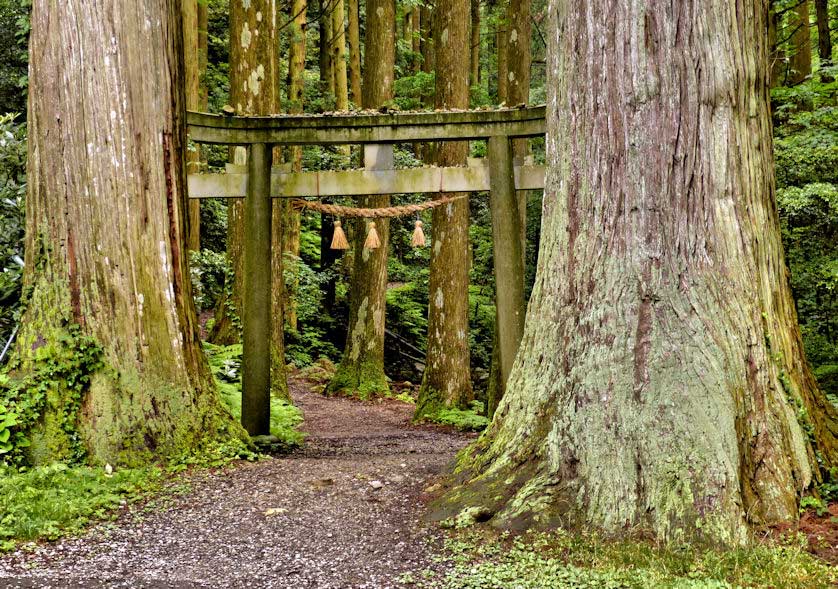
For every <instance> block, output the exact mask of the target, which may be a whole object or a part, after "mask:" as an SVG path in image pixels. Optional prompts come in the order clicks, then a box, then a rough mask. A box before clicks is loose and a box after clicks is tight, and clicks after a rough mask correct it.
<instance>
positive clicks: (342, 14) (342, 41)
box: [331, 0, 349, 149]
mask: <svg viewBox="0 0 838 589" xmlns="http://www.w3.org/2000/svg"><path fill="white" fill-rule="evenodd" d="M331 10H332V12H331V14H332V39H331V53H332V74H333V76H334V79H335V108H336V109H337V110H340V111H344V110H349V82H348V78H347V73H346V6H345V4H344V1H343V0H334V2H333V6H332V8H331ZM347 149H348V146H347Z"/></svg>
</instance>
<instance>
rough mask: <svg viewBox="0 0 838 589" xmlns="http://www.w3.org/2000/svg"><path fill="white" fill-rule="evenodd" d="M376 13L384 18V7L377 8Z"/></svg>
mask: <svg viewBox="0 0 838 589" xmlns="http://www.w3.org/2000/svg"><path fill="white" fill-rule="evenodd" d="M375 13H376V14H377V15H378V18H384V8H382V7H381V6H379V7H378V8H376V9H375Z"/></svg>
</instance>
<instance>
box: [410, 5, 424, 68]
mask: <svg viewBox="0 0 838 589" xmlns="http://www.w3.org/2000/svg"><path fill="white" fill-rule="evenodd" d="M421 22H422V10H421V9H420V8H419V6H414V7H413V38H412V43H413V45H412V47H413V63H412V64H411V66H410V70H411V72H412V73H414V74H417V73H419V72H420V71H422V25H421Z"/></svg>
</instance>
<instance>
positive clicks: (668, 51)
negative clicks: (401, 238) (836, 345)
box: [437, 0, 838, 544]
mask: <svg viewBox="0 0 838 589" xmlns="http://www.w3.org/2000/svg"><path fill="white" fill-rule="evenodd" d="M550 13H551V18H550V22H551V27H550V30H549V31H548V35H549V39H550V50H549V53H548V55H550V58H549V59H550V63H549V64H548V69H547V71H548V74H549V77H548V90H549V95H548V99H547V104H548V105H550V106H548V121H547V129H548V132H547V137H548V141H547V154H548V155H547V163H548V177H547V188H546V191H545V200H544V216H543V220H542V250H541V258H540V260H539V265H538V274H537V277H536V281H535V289H534V291H533V296H532V299H531V301H530V305H529V310H528V315H527V321H526V329H525V335H524V340H523V342H522V347H521V351H520V353H519V355H518V358H517V361H516V364H515V367H514V369H513V372H512V376H511V377H510V380H509V387H508V391H507V394H506V396H505V397H504V399H503V400H502V401H501V405H500V407H499V408H498V411H497V414H496V415H495V418H494V421H493V423H492V425H491V426H490V428H489V429H488V430H487V432H486V433H485V434H484V436H483V437H482V438H481V439H480V440H479V441H478V442H477V443H476V444H475V445H473V446H472V447H471V449H470V450H469V451H467V452H466V453H465V454H464V455H463V456H462V458H461V463H460V467H459V469H458V480H459V481H465V482H464V483H463V484H461V485H460V486H458V487H455V488H454V489H453V490H451V491H450V492H449V493H448V495H447V496H446V498H445V499H444V500H443V501H442V502H440V504H439V505H438V506H437V507H439V508H440V511H439V512H438V513H437V515H438V516H441V515H443V513H444V512H445V511H446V510H453V511H457V510H459V509H460V508H462V507H464V506H469V507H473V508H477V509H476V511H478V512H479V513H480V514H481V517H482V518H487V519H489V520H490V521H491V522H493V523H495V524H497V525H514V526H515V527H517V528H525V527H527V526H530V525H534V526H537V527H548V526H555V525H562V526H566V527H573V526H578V527H585V528H586V529H590V527H596V528H601V529H603V530H605V531H607V532H610V533H614V534H620V535H624V534H631V533H633V532H635V531H636V530H638V529H640V530H643V531H644V533H649V532H651V533H654V534H655V535H656V536H657V537H658V538H659V539H663V540H674V541H681V540H688V539H690V538H696V537H698V538H702V539H705V540H709V541H711V542H721V543H726V544H736V543H741V542H744V541H746V540H747V539H748V537H749V531H750V530H751V529H752V528H756V527H760V526H764V525H767V524H775V523H779V522H789V521H795V520H796V519H797V517H798V502H799V499H800V496H802V495H803V494H805V493H807V492H809V491H811V489H812V486H813V484H814V482H815V481H817V480H818V479H819V478H820V476H821V475H820V470H819V468H820V467H819V465H818V462H819V460H820V461H822V465H823V467H824V468H829V467H830V466H833V465H835V464H836V461H838V453H836V450H837V449H838V440H836V434H838V423H836V411H835V409H834V408H833V407H832V406H831V405H830V403H829V402H828V401H827V400H826V399H825V398H824V397H823V396H822V395H821V394H820V393H819V392H818V390H817V388H816V384H815V381H814V379H813V377H812V374H811V372H810V370H809V367H808V365H807V363H806V359H805V358H804V355H803V346H802V343H801V337H800V330H799V328H798V326H797V319H796V315H795V310H794V303H793V301H792V297H791V292H790V289H789V286H788V281H787V277H786V266H785V261H784V259H783V251H782V245H781V241H780V229H779V220H778V216H777V208H776V203H775V199H774V181H773V162H772V149H771V120H770V114H769V100H768V48H767V46H766V42H767V36H766V34H765V31H766V28H767V23H766V16H767V15H768V10H767V4H766V2H765V0H758V1H756V2H748V3H738V4H731V3H729V2H727V1H725V0H701V1H700V2H699V0H684V1H683V2H678V3H674V4H673V3H670V2H668V0H651V1H650V0H631V1H629V2H626V3H619V4H614V3H613V2H611V1H610V0H593V1H592V2H590V3H589V5H588V10H587V11H584V12H583V11H578V10H575V4H574V3H571V2H570V1H569V0H551V2H550ZM663 40H667V42H663ZM722 48H727V49H722ZM699 73H700V75H699ZM603 96H609V97H610V99H609V100H608V101H606V102H603V100H602V97H603Z"/></svg>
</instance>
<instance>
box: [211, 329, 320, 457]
mask: <svg viewBox="0 0 838 589" xmlns="http://www.w3.org/2000/svg"><path fill="white" fill-rule="evenodd" d="M204 350H205V351H206V353H207V358H208V359H209V364H210V368H211V369H212V374H213V376H214V377H215V382H216V384H217V386H218V390H219V393H221V400H222V401H224V405H225V406H226V407H227V409H229V410H230V413H232V414H233V417H234V418H236V419H237V420H240V419H241V413H242V392H241V357H242V346H241V344H235V345H232V346H216V345H213V344H210V343H204ZM302 420H303V415H302V413H301V412H300V410H299V409H297V408H296V407H294V406H293V405H292V404H290V403H289V402H288V401H286V400H285V399H279V398H276V397H272V398H271V426H270V429H271V434H272V435H274V436H276V437H277V438H278V439H279V440H280V444H281V445H282V446H284V448H285V449H287V450H290V449H292V448H295V447H297V446H299V445H301V444H302V442H303V438H304V436H303V434H302V433H301V432H300V431H298V430H297V429H296V428H297V426H298V425H299V424H300V423H301V422H302ZM222 458H223V457H222Z"/></svg>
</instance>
